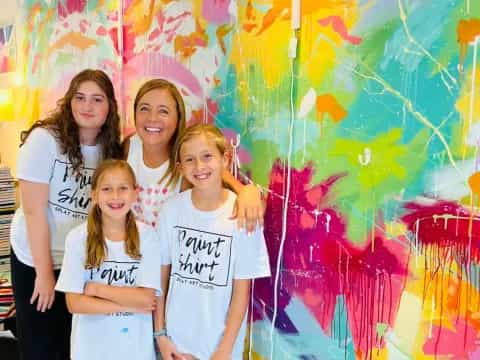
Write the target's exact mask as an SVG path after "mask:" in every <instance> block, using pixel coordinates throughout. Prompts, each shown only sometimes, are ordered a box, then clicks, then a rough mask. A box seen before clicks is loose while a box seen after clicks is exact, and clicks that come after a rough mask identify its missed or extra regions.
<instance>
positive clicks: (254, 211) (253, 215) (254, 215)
mask: <svg viewBox="0 0 480 360" xmlns="http://www.w3.org/2000/svg"><path fill="white" fill-rule="evenodd" d="M264 214H265V203H264V201H263V199H262V194H261V193H260V190H258V188H257V187H256V186H255V185H253V184H248V185H245V186H243V187H242V188H241V189H240V190H239V192H238V194H237V200H236V203H235V207H234V210H233V214H232V218H236V219H237V224H238V227H239V228H245V229H246V230H247V232H248V233H252V232H254V231H255V228H256V227H257V225H258V226H263V216H264Z"/></svg>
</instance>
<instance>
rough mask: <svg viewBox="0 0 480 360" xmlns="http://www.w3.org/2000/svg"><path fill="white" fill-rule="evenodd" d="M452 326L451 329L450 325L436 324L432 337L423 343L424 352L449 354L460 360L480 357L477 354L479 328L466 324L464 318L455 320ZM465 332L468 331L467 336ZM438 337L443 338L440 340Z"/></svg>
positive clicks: (439, 354) (438, 354)
mask: <svg viewBox="0 0 480 360" xmlns="http://www.w3.org/2000/svg"><path fill="white" fill-rule="evenodd" d="M452 327H453V328H452V329H450V327H448V328H441V327H439V326H434V327H433V330H432V337H431V338H428V339H427V341H426V342H425V343H424V344H423V352H424V354H425V355H434V356H448V357H449V358H450V359H458V360H462V359H464V360H469V359H472V360H474V359H478V357H476V356H477V355H475V353H477V354H478V353H479V346H478V344H477V341H478V335H477V330H476V329H475V328H473V327H472V326H468V325H467V324H465V322H464V321H463V320H457V321H455V322H454V324H452ZM464 332H466V333H467V335H466V336H465V335H464ZM438 338H441V340H440V341H438ZM465 338H466V341H465Z"/></svg>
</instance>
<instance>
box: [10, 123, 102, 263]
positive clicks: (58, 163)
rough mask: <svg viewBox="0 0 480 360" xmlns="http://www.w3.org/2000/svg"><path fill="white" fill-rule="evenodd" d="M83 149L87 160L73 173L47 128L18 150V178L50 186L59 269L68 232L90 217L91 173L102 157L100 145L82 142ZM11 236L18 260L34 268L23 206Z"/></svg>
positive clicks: (51, 227) (49, 215) (52, 243)
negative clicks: (89, 144) (88, 144)
mask: <svg viewBox="0 0 480 360" xmlns="http://www.w3.org/2000/svg"><path fill="white" fill-rule="evenodd" d="M81 151H82V156H83V159H84V163H83V166H82V167H81V168H80V169H79V172H74V171H73V168H72V164H71V163H70V161H69V160H68V157H67V155H66V154H62V152H61V148H60V144H59V143H58V141H57V140H56V139H55V137H54V135H53V134H52V133H51V132H50V131H48V130H47V129H45V128H36V129H34V130H33V131H32V132H31V133H30V136H29V137H28V139H27V141H26V143H25V144H23V146H22V147H21V148H20V150H19V152H18V160H17V178H18V179H19V180H26V181H31V182H35V183H41V184H48V185H49V190H48V208H47V219H48V225H49V230H50V247H51V254H52V259H53V264H54V267H55V268H56V269H58V268H60V266H61V264H62V259H63V251H64V246H65V237H66V235H67V233H68V232H69V231H70V230H71V229H72V228H74V227H75V226H76V225H78V224H80V223H82V222H84V221H85V220H86V219H87V215H88V210H89V209H90V205H91V198H90V191H91V182H92V175H93V172H94V170H95V168H96V167H97V165H98V162H99V159H100V158H101V151H100V147H99V146H98V145H96V146H86V145H82V146H81ZM10 239H11V243H12V248H13V251H14V252H15V255H16V256H17V257H18V259H19V260H20V261H21V262H22V263H24V264H26V265H29V266H32V267H33V259H32V253H31V249H30V244H29V241H28V238H27V226H26V222H25V215H24V213H23V209H22V207H20V208H19V209H17V211H16V212H15V216H14V218H13V221H12V227H11V236H10Z"/></svg>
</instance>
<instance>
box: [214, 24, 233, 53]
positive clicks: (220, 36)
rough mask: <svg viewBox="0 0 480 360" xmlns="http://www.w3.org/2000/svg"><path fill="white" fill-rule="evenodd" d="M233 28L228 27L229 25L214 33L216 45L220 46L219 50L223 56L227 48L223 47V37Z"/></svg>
mask: <svg viewBox="0 0 480 360" xmlns="http://www.w3.org/2000/svg"><path fill="white" fill-rule="evenodd" d="M232 29H233V27H232V26H229V25H226V24H225V25H222V26H220V27H219V28H218V29H217V31H216V34H217V40H218V43H219V44H220V48H221V49H222V52H223V54H226V53H227V47H226V45H225V40H224V39H225V36H227V34H228V33H229V32H230V31H232Z"/></svg>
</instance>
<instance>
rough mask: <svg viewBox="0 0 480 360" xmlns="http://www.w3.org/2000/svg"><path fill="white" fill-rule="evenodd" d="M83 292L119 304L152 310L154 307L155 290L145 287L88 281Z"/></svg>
mask: <svg viewBox="0 0 480 360" xmlns="http://www.w3.org/2000/svg"><path fill="white" fill-rule="evenodd" d="M84 294H85V295H87V296H91V297H96V298H100V299H104V300H109V301H111V302H114V303H116V304H119V305H121V306H125V307H129V308H136V309H145V310H146V311H152V310H153V309H154V308H155V303H156V297H155V290H154V289H150V288H145V287H126V286H114V285H106V284H101V283H96V282H88V283H87V284H86V285H85V290H84Z"/></svg>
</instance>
